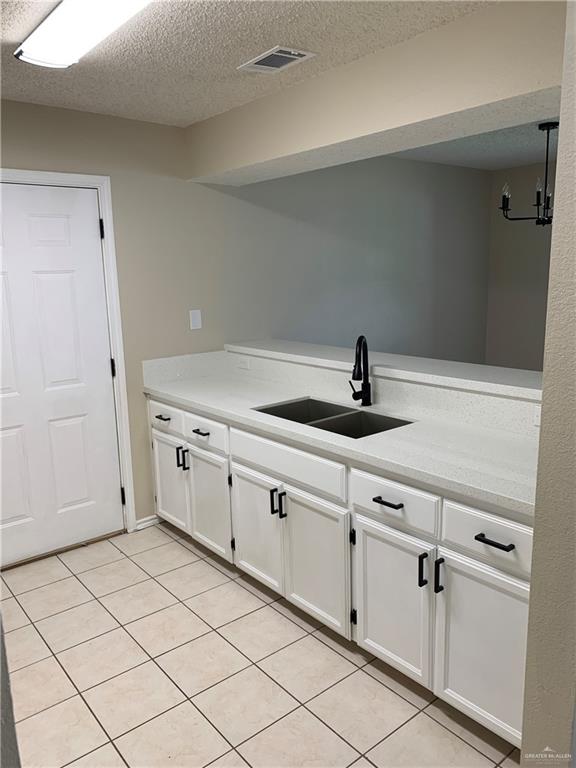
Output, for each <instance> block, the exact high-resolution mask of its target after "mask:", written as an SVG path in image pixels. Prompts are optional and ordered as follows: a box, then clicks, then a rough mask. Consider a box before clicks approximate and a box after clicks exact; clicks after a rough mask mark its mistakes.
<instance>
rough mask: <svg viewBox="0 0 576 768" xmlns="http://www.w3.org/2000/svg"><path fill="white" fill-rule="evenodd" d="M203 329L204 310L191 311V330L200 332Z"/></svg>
mask: <svg viewBox="0 0 576 768" xmlns="http://www.w3.org/2000/svg"><path fill="white" fill-rule="evenodd" d="M200 328H202V310H201V309H191V310H190V330H191V331H199V330H200Z"/></svg>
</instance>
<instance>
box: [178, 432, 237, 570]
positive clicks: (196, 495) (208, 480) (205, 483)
mask: <svg viewBox="0 0 576 768" xmlns="http://www.w3.org/2000/svg"><path fill="white" fill-rule="evenodd" d="M187 447H188V452H189V455H188V458H189V463H190V472H189V473H188V479H189V491H190V519H191V529H190V533H191V535H192V536H194V538H196V539H198V541H200V543H202V544H204V545H205V546H206V547H208V548H209V549H211V550H213V551H214V552H216V553H217V554H218V555H220V556H221V557H224V558H226V560H229V561H230V562H232V546H231V540H232V523H231V519H230V491H229V486H228V457H224V456H217V455H216V454H213V453H208V451H203V450H201V449H200V448H196V447H194V446H192V445H189V444H188V446H187Z"/></svg>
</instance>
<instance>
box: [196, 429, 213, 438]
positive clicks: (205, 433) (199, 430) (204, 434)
mask: <svg viewBox="0 0 576 768" xmlns="http://www.w3.org/2000/svg"><path fill="white" fill-rule="evenodd" d="M192 432H193V433H194V434H195V435H200V437H209V436H210V432H202V430H201V429H193V430H192Z"/></svg>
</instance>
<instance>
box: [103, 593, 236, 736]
mask: <svg viewBox="0 0 576 768" xmlns="http://www.w3.org/2000/svg"><path fill="white" fill-rule="evenodd" d="M103 597H104V595H103ZM174 597H176V596H175V595H174ZM95 599H96V600H97V601H98V602H99V603H100V605H101V606H102V608H104V610H105V611H107V612H108V613H109V614H110V615H111V616H113V615H112V613H111V612H110V611H109V610H108V608H107V607H106V606H105V605H103V603H101V601H100V600H99V598H98V597H95ZM176 600H177V601H178V602H180V603H182V601H180V600H178V598H176ZM174 605H176V603H174ZM182 605H183V603H182ZM185 607H186V608H188V606H185ZM188 610H190V609H189V608H188ZM194 615H196V614H194ZM113 618H114V617H113ZM121 627H122V629H124V625H121ZM124 631H126V630H125V629H124ZM128 634H129V633H128ZM206 634H208V633H206ZM130 637H132V636H131V635H130ZM132 639H133V640H134V642H135V643H136V645H138V647H139V648H140V649H141V650H142V652H143V653H144V654H145V655H146V656H147V657H148V661H151V662H152V663H154V664H155V666H156V667H157V668H158V670H159V671H160V673H161V674H163V675H165V676H166V677H167V678H168V680H170V682H171V683H172V684H173V685H174V687H175V688H177V689H178V690H179V691H180V693H181V694H182V695H183V696H184V701H180V702H178V704H175V705H174V706H173V707H169V708H167V709H165V710H163V711H162V712H159V713H157V714H156V715H154V716H153V717H151V718H148V719H147V720H145V721H144V722H142V723H139V724H138V725H136V726H134V727H133V728H130V729H128V730H127V731H125V732H124V733H122V734H120V735H119V736H116V737H115V739H119V738H121V737H122V736H125V735H126V734H128V733H130V732H131V731H134V730H136V728H140V727H141V726H142V725H145V724H146V723H148V722H151V721H152V720H154V719H156V718H157V717H160V716H161V715H164V714H165V713H166V712H169V711H170V710H171V709H175V708H176V707H178V706H180V705H181V704H183V703H184V702H185V701H189V702H190V704H192V706H193V707H194V709H195V710H196V711H197V712H198V713H199V714H200V716H201V717H202V718H204V719H205V720H206V722H207V723H209V725H211V726H212V727H213V728H214V729H215V730H216V731H217V733H219V734H220V736H221V737H222V738H223V739H224V741H226V743H227V744H229V745H230V748H231V749H234V747H233V746H232V744H230V742H229V741H228V739H227V738H226V737H225V736H224V734H223V733H221V732H220V730H219V729H218V728H216V726H215V725H214V723H212V722H211V721H210V720H209V719H208V718H207V717H206V715H205V714H204V713H203V712H201V711H200V710H199V709H198V707H196V705H195V704H194V703H193V702H192V701H191V699H190V698H189V697H188V696H187V695H186V692H185V691H184V690H182V688H181V687H180V686H179V685H178V684H177V683H176V681H175V680H173V679H172V678H171V677H170V675H168V674H167V672H165V671H164V670H163V669H162V667H161V666H160V664H159V663H158V662H157V661H156V658H155V657H152V656H151V655H150V654H149V653H148V651H147V650H146V649H145V648H144V647H143V646H142V645H141V644H140V643H139V642H138V640H136V638H132ZM148 661H146V662H143V664H147V663H148ZM143 664H142V665H137V666H143ZM134 668H135V667H132V668H131V669H134ZM128 671H130V669H128V670H124V671H123V672H120V673H118V674H117V675H115V677H119V676H121V675H123V674H124V673H125V672H128ZM109 679H110V680H112V679H114V678H109ZM104 682H108V681H104ZM94 687H96V686H94ZM102 727H103V726H102ZM103 730H104V733H106V734H107V735H109V734H108V731H107V730H106V728H104V727H103ZM115 739H112V741H115ZM118 751H120V750H119V749H118ZM227 751H230V750H227Z"/></svg>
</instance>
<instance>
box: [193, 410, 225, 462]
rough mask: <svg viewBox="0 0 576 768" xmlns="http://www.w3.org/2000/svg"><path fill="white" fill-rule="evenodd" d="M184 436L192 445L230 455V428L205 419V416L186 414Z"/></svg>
mask: <svg viewBox="0 0 576 768" xmlns="http://www.w3.org/2000/svg"><path fill="white" fill-rule="evenodd" d="M184 434H185V435H186V438H187V439H188V441H189V442H190V443H191V444H192V445H198V446H199V447H202V448H212V449H213V450H214V451H220V452H221V453H228V427H227V426H226V424H220V422H218V421H212V420H211V419H205V418H204V416H196V415H195V414H194V413H185V414H184Z"/></svg>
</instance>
